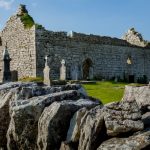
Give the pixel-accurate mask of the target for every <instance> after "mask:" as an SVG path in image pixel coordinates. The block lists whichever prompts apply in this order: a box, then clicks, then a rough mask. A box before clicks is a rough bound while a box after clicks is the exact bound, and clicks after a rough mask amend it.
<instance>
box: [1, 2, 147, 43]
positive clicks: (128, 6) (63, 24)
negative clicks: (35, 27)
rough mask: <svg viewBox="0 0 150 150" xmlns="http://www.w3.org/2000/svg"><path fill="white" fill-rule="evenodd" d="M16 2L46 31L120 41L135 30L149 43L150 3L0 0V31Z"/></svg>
mask: <svg viewBox="0 0 150 150" xmlns="http://www.w3.org/2000/svg"><path fill="white" fill-rule="evenodd" d="M20 3H21V4H25V5H27V9H28V11H29V13H30V15H31V16H32V17H33V18H34V20H35V22H37V23H39V24H42V25H43V26H44V27H45V28H46V29H48V30H53V31H70V30H73V31H76V32H82V33H87V34H89V33H91V34H96V35H102V36H111V37H118V38H121V36H122V35H123V34H124V33H125V32H126V31H127V30H128V29H129V28H131V27H135V28H136V30H137V31H139V32H140V33H141V34H142V35H143V37H144V38H145V39H146V40H149V41H150V19H149V16H150V8H149V7H150V0H0V29H2V28H3V26H4V24H5V22H6V21H7V20H8V18H9V17H10V16H11V15H12V14H13V13H15V12H16V10H17V7H18V5H19V4H20Z"/></svg>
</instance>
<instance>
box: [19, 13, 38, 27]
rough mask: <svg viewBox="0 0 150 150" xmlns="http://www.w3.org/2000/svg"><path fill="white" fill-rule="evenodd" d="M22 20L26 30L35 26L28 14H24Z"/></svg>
mask: <svg viewBox="0 0 150 150" xmlns="http://www.w3.org/2000/svg"><path fill="white" fill-rule="evenodd" d="M20 18H21V21H22V23H23V24H24V27H25V28H31V27H32V26H33V25H34V24H35V23H34V20H33V18H32V17H31V16H30V15H29V14H28V13H24V14H23V15H21V16H20Z"/></svg>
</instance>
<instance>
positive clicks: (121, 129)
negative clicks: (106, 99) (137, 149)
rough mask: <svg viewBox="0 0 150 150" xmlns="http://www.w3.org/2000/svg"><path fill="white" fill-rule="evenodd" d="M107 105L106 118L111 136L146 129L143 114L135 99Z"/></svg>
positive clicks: (108, 132)
mask: <svg viewBox="0 0 150 150" xmlns="http://www.w3.org/2000/svg"><path fill="white" fill-rule="evenodd" d="M105 107H106V110H105V111H106V113H105V116H104V120H105V125H106V128H107V134H108V135H109V136H117V135H120V134H123V133H128V132H130V133H131V132H136V131H140V130H143V129H144V124H143V122H142V121H141V118H142V115H141V112H140V109H139V108H138V105H137V103H136V102H135V101H133V102H115V103H111V104H108V105H106V106H105Z"/></svg>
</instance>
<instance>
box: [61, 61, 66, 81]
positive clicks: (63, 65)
mask: <svg viewBox="0 0 150 150" xmlns="http://www.w3.org/2000/svg"><path fill="white" fill-rule="evenodd" d="M60 80H66V66H65V60H64V59H62V61H61V67H60Z"/></svg>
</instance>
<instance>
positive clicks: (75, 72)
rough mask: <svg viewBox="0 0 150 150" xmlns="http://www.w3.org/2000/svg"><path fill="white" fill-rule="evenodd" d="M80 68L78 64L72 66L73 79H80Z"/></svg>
mask: <svg viewBox="0 0 150 150" xmlns="http://www.w3.org/2000/svg"><path fill="white" fill-rule="evenodd" d="M78 76H79V68H78V66H77V65H73V66H71V80H78Z"/></svg>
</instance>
